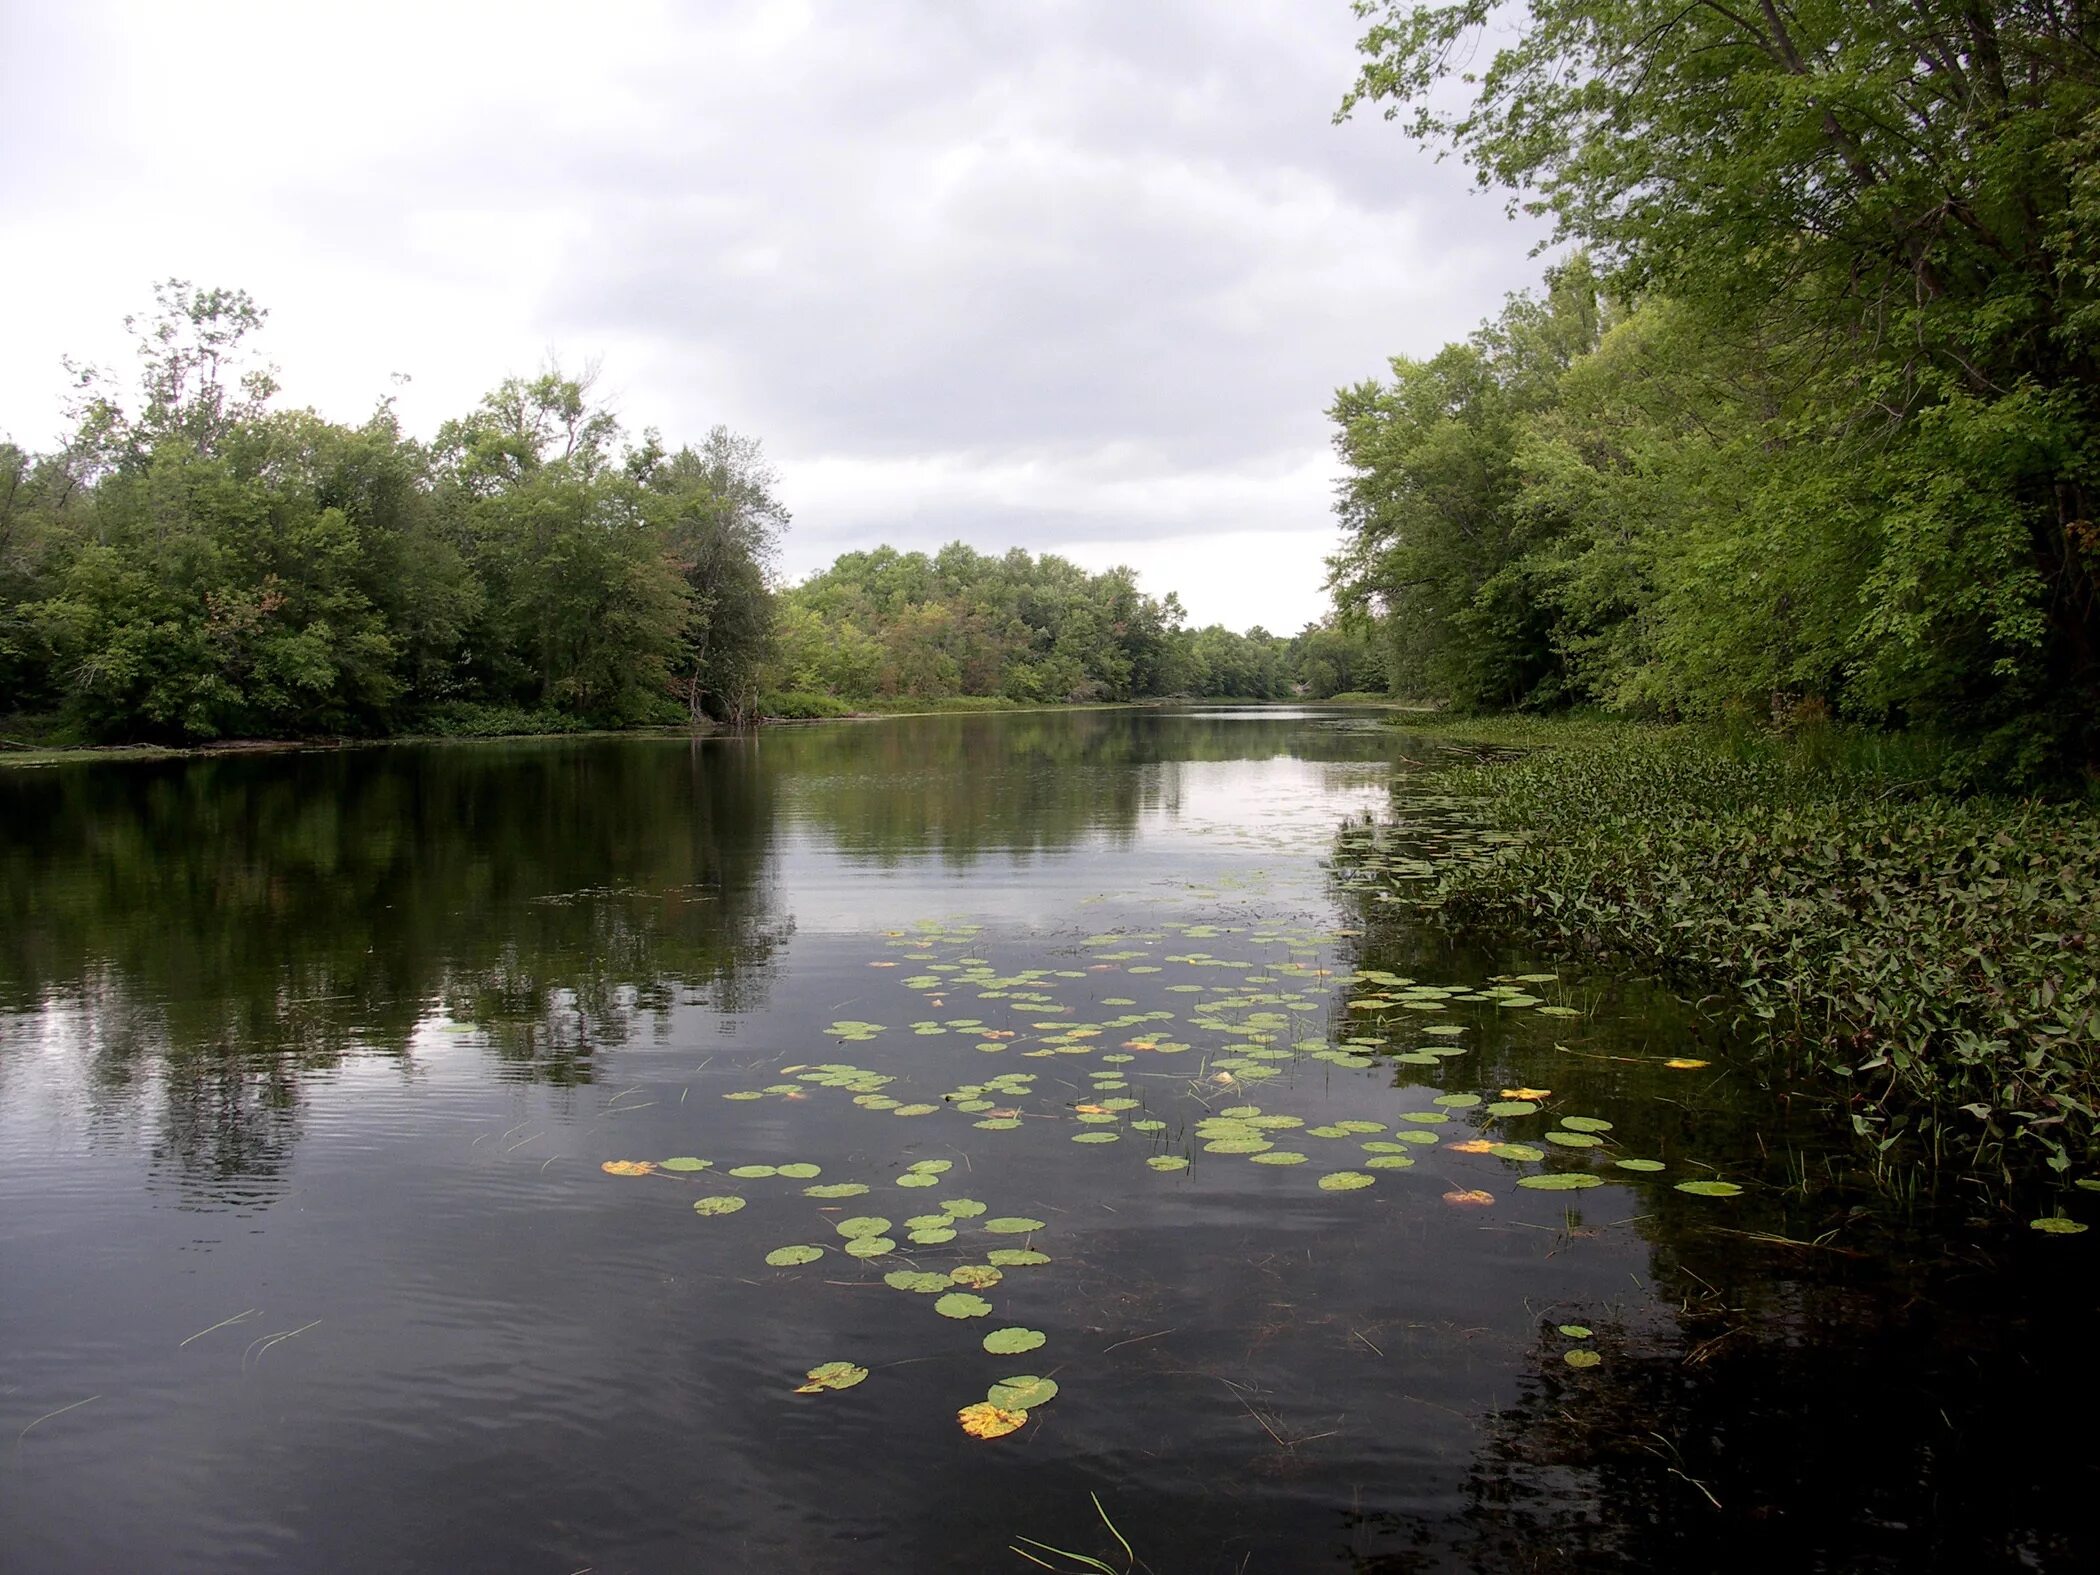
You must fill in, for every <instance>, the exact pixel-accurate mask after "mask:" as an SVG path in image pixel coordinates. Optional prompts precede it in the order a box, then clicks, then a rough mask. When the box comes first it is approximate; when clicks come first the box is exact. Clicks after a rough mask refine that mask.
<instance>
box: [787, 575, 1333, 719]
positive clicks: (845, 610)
mask: <svg viewBox="0 0 2100 1575" xmlns="http://www.w3.org/2000/svg"><path fill="white" fill-rule="evenodd" d="M1183 617H1184V615H1183V613H1182V609H1181V603H1180V601H1179V600H1178V599H1177V598H1176V597H1175V596H1174V595H1173V594H1171V593H1169V594H1168V595H1167V596H1166V597H1165V598H1163V599H1156V598H1154V597H1151V596H1148V595H1146V594H1144V593H1143V592H1141V591H1140V590H1139V589H1138V588H1137V577H1136V575H1135V574H1134V573H1132V571H1130V570H1129V569H1123V568H1115V569H1109V570H1106V571H1104V572H1102V573H1100V574H1091V573H1089V572H1087V571H1086V570H1084V569H1082V568H1080V567H1079V566H1078V565H1077V564H1074V563H1071V562H1068V561H1067V560H1065V559H1063V558H1059V557H1056V556H1054V555H1052V554H1048V553H1045V554H1043V555H1042V556H1040V557H1035V556H1031V555H1030V554H1028V553H1026V552H1023V551H1021V550H1020V549H1018V548H1016V549H1014V550H1013V551H1011V552H1008V553H1006V554H1005V555H1003V556H1000V557H992V556H989V555H987V554H983V553H979V552H977V551H975V550H973V549H972V548H970V547H968V546H966V545H964V544H963V543H961V542H954V543H951V544H950V545H948V546H946V547H943V548H942V549H941V550H940V551H939V552H938V553H936V554H934V555H933V556H931V557H929V556H927V555H926V554H925V553H920V552H910V553H900V552H898V551H896V550H895V549H894V548H890V547H879V548H876V549H875V550H874V551H872V552H851V553H847V554H845V555H844V556H843V557H841V558H839V559H838V560H837V561H836V562H835V563H833V564H832V565H831V567H830V568H828V569H826V570H825V571H824V572H823V573H821V574H817V575H814V576H812V577H811V578H810V579H808V580H806V581H804V582H803V583H802V584H800V585H798V586H795V587H794V588H793V589H791V590H789V591H787V592H785V593H783V594H782V596H781V598H780V608H779V617H778V621H777V626H776V630H775V649H774V656H773V659H772V662H771V664H770V665H769V667H768V669H767V679H768V685H769V687H774V688H777V689H778V690H779V691H780V692H782V693H804V694H823V695H830V696H835V697H837V698H838V699H840V700H842V701H845V702H849V703H850V704H851V705H852V706H854V707H856V708H861V709H885V708H895V707H899V706H902V707H904V708H907V709H925V708H939V709H954V708H983V707H985V706H987V705H990V706H994V707H996V706H998V705H1006V704H1020V705H1042V704H1060V703H1067V702H1087V701H1120V700H1133V699H1141V698H1145V697H1148V696H1155V695H1169V694H1201V695H1215V696H1244V697H1248V698H1254V699H1269V698H1274V697H1275V696H1278V695H1281V694H1284V693H1287V692H1288V690H1289V686H1290V682H1291V680H1290V676H1289V674H1288V671H1287V668H1288V646H1287V645H1286V643H1285V642H1282V641H1279V640H1277V639H1276V638H1275V637H1274V636H1271V635H1269V634H1267V633H1266V632H1265V631H1263V630H1260V629H1255V630H1250V631H1249V632H1248V633H1246V634H1244V635H1242V634H1235V633H1233V632H1232V631H1231V630H1228V629H1225V628H1222V627H1220V626H1217V625H1212V626H1210V627H1207V628H1203V629H1195V630H1190V629H1187V628H1185V627H1183Z"/></svg>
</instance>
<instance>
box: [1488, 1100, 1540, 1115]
mask: <svg viewBox="0 0 2100 1575" xmlns="http://www.w3.org/2000/svg"><path fill="white" fill-rule="evenodd" d="M1537 1109H1538V1104H1537V1102H1536V1101H1534V1100H1530V1099H1498V1100H1496V1101H1495V1102H1494V1103H1493V1104H1491V1105H1489V1106H1488V1107H1487V1113H1488V1114H1489V1115H1491V1116H1528V1115H1530V1114H1531V1113H1532V1112H1533V1111H1535V1110H1537Z"/></svg>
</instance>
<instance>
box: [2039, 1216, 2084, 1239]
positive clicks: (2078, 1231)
mask: <svg viewBox="0 0 2100 1575" xmlns="http://www.w3.org/2000/svg"><path fill="white" fill-rule="evenodd" d="M2027 1228H2028V1229H2029V1230H2038V1231H2041V1232H2043V1233H2045V1234H2047V1235H2050V1236H2078V1235H2082V1234H2084V1232H2085V1226H2083V1225H2081V1224H2079V1223H2078V1221H2076V1220H2069V1219H2065V1218H2064V1217H2063V1216H2062V1215H2061V1214H2052V1215H2049V1216H2048V1217H2046V1218H2044V1219H2038V1220H2029V1221H2028V1222H2027Z"/></svg>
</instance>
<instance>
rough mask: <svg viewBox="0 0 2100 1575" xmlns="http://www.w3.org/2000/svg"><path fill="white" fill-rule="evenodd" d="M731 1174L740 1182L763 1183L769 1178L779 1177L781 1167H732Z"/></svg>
mask: <svg viewBox="0 0 2100 1575" xmlns="http://www.w3.org/2000/svg"><path fill="white" fill-rule="evenodd" d="M729 1174H730V1175H732V1176H735V1177H736V1178H737V1179H738V1180H739V1181H761V1180H763V1179H764V1178H765V1177H767V1176H777V1175H779V1174H780V1167H779V1166H777V1165H736V1166H733V1167H731V1169H730V1172H729Z"/></svg>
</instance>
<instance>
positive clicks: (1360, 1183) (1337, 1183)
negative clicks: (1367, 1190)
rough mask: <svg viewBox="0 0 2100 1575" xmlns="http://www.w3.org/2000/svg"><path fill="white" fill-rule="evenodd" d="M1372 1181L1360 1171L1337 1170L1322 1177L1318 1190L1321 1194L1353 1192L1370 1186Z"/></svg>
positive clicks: (1371, 1178)
mask: <svg viewBox="0 0 2100 1575" xmlns="http://www.w3.org/2000/svg"><path fill="white" fill-rule="evenodd" d="M1374 1179H1375V1178H1373V1177H1370V1176H1367V1175H1365V1174H1364V1173H1363V1172H1362V1171H1360V1170H1337V1171H1332V1172H1330V1173H1329V1174H1327V1175H1325V1176H1322V1177H1321V1178H1320V1180H1319V1188H1320V1190H1321V1191H1322V1192H1355V1191H1357V1190H1358V1189H1360V1188H1363V1187H1368V1186H1369V1185H1371V1183H1372V1181H1373V1180H1374Z"/></svg>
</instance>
